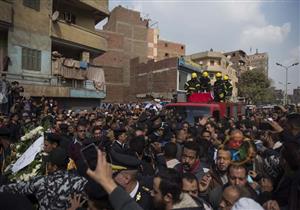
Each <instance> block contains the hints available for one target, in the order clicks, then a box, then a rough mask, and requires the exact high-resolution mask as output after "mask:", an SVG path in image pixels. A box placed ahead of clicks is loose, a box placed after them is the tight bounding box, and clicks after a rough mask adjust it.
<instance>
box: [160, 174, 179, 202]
mask: <svg viewBox="0 0 300 210" xmlns="http://www.w3.org/2000/svg"><path fill="white" fill-rule="evenodd" d="M155 177H158V178H160V185H159V189H160V191H161V193H162V195H163V196H165V195H167V194H168V193H170V194H171V195H172V198H173V203H174V204H175V203H177V202H179V201H180V194H181V190H182V178H181V175H180V173H179V172H178V171H176V170H175V169H173V168H167V169H164V170H161V171H159V173H158V174H157V175H156V176H155Z"/></svg>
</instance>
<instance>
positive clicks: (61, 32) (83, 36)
mask: <svg viewBox="0 0 300 210" xmlns="http://www.w3.org/2000/svg"><path fill="white" fill-rule="evenodd" d="M51 37H52V38H54V41H55V42H57V43H62V44H64V45H70V46H73V47H77V48H83V50H88V51H90V52H92V53H93V52H94V53H96V54H102V53H104V52H105V51H107V41H106V39H105V38H104V37H102V36H101V35H100V34H99V33H97V32H96V31H91V30H88V29H86V28H83V27H80V26H78V25H75V24H72V23H66V22H65V21H64V20H57V21H55V22H52V24H51Z"/></svg>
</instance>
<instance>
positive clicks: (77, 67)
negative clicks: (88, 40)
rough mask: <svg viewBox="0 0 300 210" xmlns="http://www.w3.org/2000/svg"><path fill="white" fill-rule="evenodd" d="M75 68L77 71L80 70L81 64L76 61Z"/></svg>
mask: <svg viewBox="0 0 300 210" xmlns="http://www.w3.org/2000/svg"><path fill="white" fill-rule="evenodd" d="M74 67H75V68H76V69H79V68H80V62H79V61H76V60H74Z"/></svg>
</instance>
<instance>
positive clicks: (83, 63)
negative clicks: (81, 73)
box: [80, 61, 88, 69]
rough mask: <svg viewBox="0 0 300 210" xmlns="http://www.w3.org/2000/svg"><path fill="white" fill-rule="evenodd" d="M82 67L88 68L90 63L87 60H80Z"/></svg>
mask: <svg viewBox="0 0 300 210" xmlns="http://www.w3.org/2000/svg"><path fill="white" fill-rule="evenodd" d="M80 68H81V69H87V68H88V63H87V62H85V61H80Z"/></svg>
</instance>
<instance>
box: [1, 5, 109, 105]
mask: <svg viewBox="0 0 300 210" xmlns="http://www.w3.org/2000/svg"><path fill="white" fill-rule="evenodd" d="M108 15H109V11H108V0H102V1H98V0H11V1H9V0H5V1H4V0H0V21H1V25H0V27H1V30H0V43H1V45H0V47H1V49H0V52H1V53H0V57H1V56H2V58H5V59H1V60H5V61H7V62H6V63H4V62H3V63H2V64H1V65H0V67H1V71H3V72H5V73H6V74H7V78H8V79H9V80H11V81H13V80H16V81H19V82H20V84H21V85H22V86H23V87H24V89H25V92H26V93H27V94H28V95H29V96H33V97H41V96H47V97H55V98H57V99H58V100H63V101H65V102H66V103H71V102H72V105H73V106H76V105H77V104H78V106H82V105H84V104H85V103H83V100H82V99H85V101H86V100H90V101H91V103H92V102H94V103H95V104H97V103H99V100H101V99H103V98H104V97H105V96H106V91H105V77H104V72H103V69H102V68H101V67H99V66H96V65H94V63H93V59H94V58H95V57H97V56H99V55H101V54H103V53H104V52H105V51H106V50H107V41H106V39H105V37H104V36H103V35H102V34H101V33H99V32H97V31H96V30H95V29H94V27H95V24H97V23H98V22H100V21H102V20H103V19H104V18H106V17H108ZM66 99H68V100H66Z"/></svg>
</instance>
